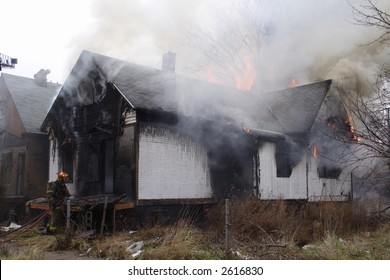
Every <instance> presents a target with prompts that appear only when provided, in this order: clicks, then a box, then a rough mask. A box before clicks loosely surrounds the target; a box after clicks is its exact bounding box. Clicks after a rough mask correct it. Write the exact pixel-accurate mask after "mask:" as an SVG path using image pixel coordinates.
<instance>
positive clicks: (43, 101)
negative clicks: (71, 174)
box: [0, 70, 60, 219]
mask: <svg viewBox="0 0 390 280" xmlns="http://www.w3.org/2000/svg"><path fill="white" fill-rule="evenodd" d="M42 71H45V70H42ZM40 73H41V74H42V72H40ZM45 73H46V74H47V72H44V73H43V74H45ZM59 87H60V85H59V84H54V83H49V82H47V81H46V76H44V79H42V75H38V74H37V75H36V77H35V79H30V78H25V77H19V76H14V75H10V74H5V73H2V75H1V77H0V188H1V189H2V190H3V193H2V196H3V197H4V199H5V201H4V202H5V205H6V207H5V209H3V210H4V213H1V217H0V218H1V219H4V218H7V215H8V213H7V212H8V210H10V211H11V212H12V213H14V214H18V215H21V214H23V213H24V211H25V209H24V204H25V202H26V201H27V200H29V199H31V198H35V197H39V196H44V195H45V194H46V183H47V180H48V171H49V168H48V166H49V141H48V139H47V135H45V134H43V133H42V132H41V131H40V127H41V124H42V122H43V120H44V119H45V117H46V114H47V112H48V110H49V108H50V106H51V102H52V101H53V100H54V98H55V96H56V95H57V92H58V90H59ZM3 206H4V205H3Z"/></svg>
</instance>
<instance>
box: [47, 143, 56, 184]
mask: <svg viewBox="0 0 390 280" xmlns="http://www.w3.org/2000/svg"><path fill="white" fill-rule="evenodd" d="M53 145H54V141H53V140H51V141H50V160H49V181H55V180H56V179H57V173H58V148H56V149H55V155H53ZM53 157H54V160H53Z"/></svg>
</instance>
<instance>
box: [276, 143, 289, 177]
mask: <svg viewBox="0 0 390 280" xmlns="http://www.w3.org/2000/svg"><path fill="white" fill-rule="evenodd" d="M275 159H276V176H277V177H283V178H288V177H290V176H291V173H292V166H293V162H292V159H291V148H290V146H289V144H288V143H287V142H285V141H279V142H277V143H276V151H275Z"/></svg>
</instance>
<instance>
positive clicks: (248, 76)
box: [236, 59, 256, 91]
mask: <svg viewBox="0 0 390 280" xmlns="http://www.w3.org/2000/svg"><path fill="white" fill-rule="evenodd" d="M255 80H256V68H255V65H254V64H253V63H252V62H251V61H250V59H246V63H245V71H244V73H242V74H241V75H237V76H236V87H237V88H238V89H239V90H242V91H250V90H251V89H252V86H253V83H254V82H255Z"/></svg>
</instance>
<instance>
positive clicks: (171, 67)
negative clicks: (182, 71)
mask: <svg viewBox="0 0 390 280" xmlns="http://www.w3.org/2000/svg"><path fill="white" fill-rule="evenodd" d="M175 64H176V54H175V53H172V52H167V53H165V54H163V58H162V70H163V71H166V72H169V73H175Z"/></svg>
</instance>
